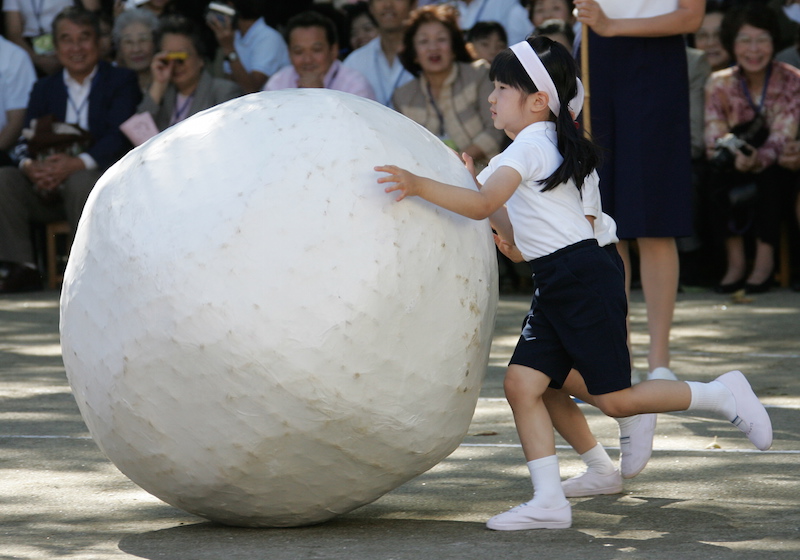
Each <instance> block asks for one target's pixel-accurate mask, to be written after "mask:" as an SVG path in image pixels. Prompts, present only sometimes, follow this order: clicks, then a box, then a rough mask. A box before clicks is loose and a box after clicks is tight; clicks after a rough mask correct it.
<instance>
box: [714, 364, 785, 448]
mask: <svg viewBox="0 0 800 560" xmlns="http://www.w3.org/2000/svg"><path fill="white" fill-rule="evenodd" d="M715 381H719V382H720V383H722V384H723V385H725V386H726V387H727V388H728V390H729V391H730V392H731V393H733V398H734V400H735V401H736V417H735V418H733V420H731V423H733V425H734V426H736V427H737V428H739V429H740V430H741V431H742V432H744V433H745V434H746V435H747V437H748V438H749V439H750V441H751V442H752V443H753V445H755V446H756V447H758V448H759V449H760V450H761V451H766V450H767V449H769V448H770V447H771V446H772V421H771V420H770V418H769V414H767V410H766V409H765V408H764V405H763V404H761V402H760V401H759V400H758V397H757V396H756V394H755V393H754V392H753V388H752V387H750V383H748V382H747V378H745V376H744V375H743V374H742V372H741V371H729V372H728V373H726V374H724V375H720V376H719V377H717V379H716V380H715ZM729 420H730V419H729Z"/></svg>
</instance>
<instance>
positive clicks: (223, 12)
mask: <svg viewBox="0 0 800 560" xmlns="http://www.w3.org/2000/svg"><path fill="white" fill-rule="evenodd" d="M234 16H236V10H234V9H233V8H231V7H230V6H228V5H227V4H223V3H222V2H210V3H209V4H208V8H206V21H209V20H212V19H214V20H216V21H218V22H219V23H221V24H222V25H228V24H229V22H231V21H232V20H233V18H234Z"/></svg>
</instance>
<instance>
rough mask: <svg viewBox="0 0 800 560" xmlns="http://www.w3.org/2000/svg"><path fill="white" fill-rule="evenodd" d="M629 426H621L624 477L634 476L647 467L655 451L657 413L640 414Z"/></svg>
mask: <svg viewBox="0 0 800 560" xmlns="http://www.w3.org/2000/svg"><path fill="white" fill-rule="evenodd" d="M633 418H634V419H635V420H636V421H635V422H633V423H632V424H631V425H629V426H623V424H620V426H619V450H620V455H619V470H620V472H621V473H622V478H633V477H634V476H636V475H637V474H639V473H640V472H642V469H644V468H645V466H646V465H647V461H649V460H650V455H651V454H652V453H653V435H654V434H655V431H656V415H655V414H639V415H637V416H634V417H633Z"/></svg>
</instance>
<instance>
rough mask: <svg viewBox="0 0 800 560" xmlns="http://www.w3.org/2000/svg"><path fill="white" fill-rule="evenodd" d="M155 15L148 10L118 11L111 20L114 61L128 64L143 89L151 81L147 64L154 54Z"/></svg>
mask: <svg viewBox="0 0 800 560" xmlns="http://www.w3.org/2000/svg"><path fill="white" fill-rule="evenodd" d="M157 30H158V17H157V16H156V15H155V14H154V13H153V12H151V11H149V10H142V9H135V10H128V11H125V12H122V13H121V14H120V15H119V17H117V19H116V20H115V21H114V28H113V29H112V31H111V37H112V38H113V40H114V46H115V48H116V50H117V64H118V65H119V66H122V67H123V68H130V69H131V70H133V71H134V72H136V74H137V75H138V77H139V87H141V88H142V91H143V92H147V90H148V89H149V88H150V84H151V83H152V81H153V76H152V73H151V71H150V64H151V63H152V62H153V55H154V54H155V51H156V49H155V34H156V31H157Z"/></svg>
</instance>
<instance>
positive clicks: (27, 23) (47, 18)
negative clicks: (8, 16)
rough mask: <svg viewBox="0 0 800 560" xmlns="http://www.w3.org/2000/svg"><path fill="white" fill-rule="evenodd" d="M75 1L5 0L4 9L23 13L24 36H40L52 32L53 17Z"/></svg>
mask: <svg viewBox="0 0 800 560" xmlns="http://www.w3.org/2000/svg"><path fill="white" fill-rule="evenodd" d="M73 3H74V2H73V0H4V1H3V11H4V12H19V13H20V14H22V21H23V23H24V27H23V29H22V36H23V37H38V36H39V35H44V34H45V33H52V32H53V29H52V27H53V19H55V17H56V16H57V15H58V12H60V11H61V10H63V9H64V8H66V7H67V6H72V5H73Z"/></svg>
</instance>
